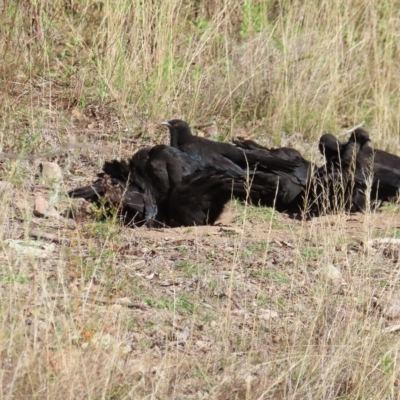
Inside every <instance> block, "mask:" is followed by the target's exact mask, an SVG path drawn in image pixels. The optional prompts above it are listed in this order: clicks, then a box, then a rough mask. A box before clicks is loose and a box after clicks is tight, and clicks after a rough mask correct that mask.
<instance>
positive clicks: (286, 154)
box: [233, 139, 303, 160]
mask: <svg viewBox="0 0 400 400" xmlns="http://www.w3.org/2000/svg"><path fill="white" fill-rule="evenodd" d="M233 143H234V144H236V146H238V147H240V148H241V149H245V150H253V154H257V151H258V152H259V153H258V154H260V155H264V156H265V155H269V156H274V157H278V158H281V159H283V160H297V159H303V156H302V155H301V154H300V152H299V151H298V150H296V149H293V148H291V147H278V148H276V149H268V148H267V147H264V146H261V145H260V144H258V143H256V142H254V141H253V140H249V139H247V140H240V139H234V140H233Z"/></svg>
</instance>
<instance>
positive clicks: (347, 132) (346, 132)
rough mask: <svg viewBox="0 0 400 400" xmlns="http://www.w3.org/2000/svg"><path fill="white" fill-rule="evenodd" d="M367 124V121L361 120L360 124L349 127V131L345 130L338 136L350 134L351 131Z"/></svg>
mask: <svg viewBox="0 0 400 400" xmlns="http://www.w3.org/2000/svg"><path fill="white" fill-rule="evenodd" d="M364 124H365V121H363V122H361V123H360V124H358V125H356V126H353V127H352V128H350V129H348V130H347V131H345V132H343V133H339V135H337V136H338V137H343V136H346V135H348V134H349V133H351V132H353V131H355V130H356V129H358V128H361V127H362V126H363V125H364Z"/></svg>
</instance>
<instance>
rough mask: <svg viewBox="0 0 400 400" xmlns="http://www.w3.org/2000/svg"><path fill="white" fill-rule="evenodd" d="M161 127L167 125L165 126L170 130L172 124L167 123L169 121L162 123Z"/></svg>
mask: <svg viewBox="0 0 400 400" xmlns="http://www.w3.org/2000/svg"><path fill="white" fill-rule="evenodd" d="M159 125H165V126H167V127H168V128H172V127H171V124H170V123H169V122H167V121H164V122H160V124H159Z"/></svg>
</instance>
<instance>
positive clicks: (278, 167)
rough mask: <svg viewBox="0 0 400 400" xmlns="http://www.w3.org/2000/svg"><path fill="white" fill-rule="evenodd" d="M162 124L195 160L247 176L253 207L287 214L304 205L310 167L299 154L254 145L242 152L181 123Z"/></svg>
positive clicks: (246, 145)
mask: <svg viewBox="0 0 400 400" xmlns="http://www.w3.org/2000/svg"><path fill="white" fill-rule="evenodd" d="M163 124H164V125H166V126H167V127H168V129H169V131H170V135H171V145H172V146H174V147H176V148H179V149H180V150H181V151H183V152H185V153H187V154H188V155H189V156H190V157H191V158H192V159H193V160H195V161H197V162H199V163H201V164H202V165H203V166H213V167H214V168H216V169H217V170H223V171H228V173H229V174H233V173H237V176H241V177H242V178H243V179H244V178H246V175H248V179H249V181H250V182H251V183H252V191H251V196H250V197H251V199H252V201H253V202H254V203H259V204H262V205H266V206H275V207H276V208H277V209H278V210H279V211H287V210H294V209H298V207H299V205H300V203H301V202H302V201H303V200H302V194H303V192H304V190H305V188H306V186H307V181H308V178H309V174H310V163H309V162H308V161H307V160H305V159H304V158H303V157H302V156H301V154H300V153H299V152H298V151H297V150H295V149H288V148H285V149H282V150H280V149H274V150H273V151H271V150H269V149H266V148H263V147H262V146H260V145H257V144H256V143H255V142H252V141H247V142H237V144H238V146H240V147H241V148H240V147H238V146H233V145H231V144H228V143H218V142H213V141H211V140H208V139H204V138H200V137H196V136H193V135H192V133H191V130H190V127H189V125H188V124H187V123H186V122H184V121H181V120H171V121H168V122H164V123H163ZM279 155H280V156H279ZM255 187H257V188H261V187H262V189H255Z"/></svg>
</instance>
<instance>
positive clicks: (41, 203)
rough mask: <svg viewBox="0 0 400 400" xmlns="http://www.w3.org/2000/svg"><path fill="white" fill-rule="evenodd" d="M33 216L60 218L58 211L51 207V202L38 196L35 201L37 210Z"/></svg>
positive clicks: (35, 209)
mask: <svg viewBox="0 0 400 400" xmlns="http://www.w3.org/2000/svg"><path fill="white" fill-rule="evenodd" d="M33 215H34V216H35V217H39V218H43V217H52V218H57V219H58V218H60V214H59V213H58V212H57V210H56V209H55V208H54V207H53V206H50V205H49V202H48V201H47V200H46V199H45V198H44V197H42V196H37V197H36V199H35V208H34V209H33Z"/></svg>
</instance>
